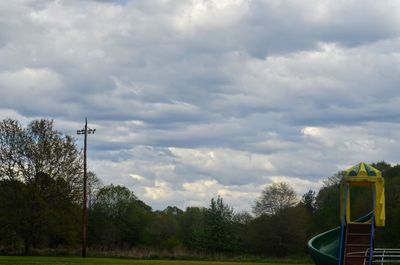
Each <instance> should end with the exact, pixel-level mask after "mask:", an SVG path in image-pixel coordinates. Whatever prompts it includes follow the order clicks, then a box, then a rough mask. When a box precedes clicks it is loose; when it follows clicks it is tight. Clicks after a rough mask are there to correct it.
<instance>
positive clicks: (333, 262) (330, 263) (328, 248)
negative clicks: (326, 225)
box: [308, 227, 340, 265]
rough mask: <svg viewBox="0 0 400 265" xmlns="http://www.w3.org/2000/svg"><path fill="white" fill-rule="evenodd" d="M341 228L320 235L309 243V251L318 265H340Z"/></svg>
mask: <svg viewBox="0 0 400 265" xmlns="http://www.w3.org/2000/svg"><path fill="white" fill-rule="evenodd" d="M339 248H340V227H337V228H335V229H332V230H329V231H327V232H325V233H322V234H319V235H317V236H315V237H313V238H311V239H310V241H308V251H309V252H310V254H311V257H312V258H313V259H314V261H315V264H316V265H338V257H339Z"/></svg>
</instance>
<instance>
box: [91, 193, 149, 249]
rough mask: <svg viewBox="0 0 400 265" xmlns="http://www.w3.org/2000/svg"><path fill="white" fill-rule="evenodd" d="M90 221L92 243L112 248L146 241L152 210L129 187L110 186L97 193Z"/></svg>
mask: <svg viewBox="0 0 400 265" xmlns="http://www.w3.org/2000/svg"><path fill="white" fill-rule="evenodd" d="M92 208H93V209H92V210H91V211H90V218H89V224H90V226H89V243H90V244H92V245H94V246H98V247H106V248H109V249H112V248H115V247H118V248H123V247H129V246H134V245H137V244H140V243H143V242H144V236H143V231H144V230H145V229H146V227H147V226H148V225H149V223H150V214H151V208H150V207H149V206H147V205H146V204H144V203H143V202H142V201H140V200H138V199H137V197H136V196H135V195H134V193H133V192H131V191H130V190H129V189H128V188H126V187H123V186H114V185H108V186H104V187H102V188H100V189H99V191H98V192H97V195H96V198H95V201H94V204H93V207H92Z"/></svg>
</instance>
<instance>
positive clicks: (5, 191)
mask: <svg viewBox="0 0 400 265" xmlns="http://www.w3.org/2000/svg"><path fill="white" fill-rule="evenodd" d="M81 165H82V163H81V152H80V151H79V149H78V147H77V146H76V143H75V140H74V139H73V138H72V137H71V136H68V135H65V134H63V133H62V132H59V131H57V130H55V129H54V122H53V121H51V120H45V119H42V120H34V121H32V122H30V123H29V124H28V125H27V126H26V127H23V126H22V125H21V124H20V123H19V122H18V121H16V120H12V119H5V120H2V121H1V122H0V253H3V254H26V255H29V254H32V253H33V251H34V250H37V249H58V248H64V249H72V250H73V249H79V244H80V242H81V221H82V220H81V219H82V218H81V217H82V216H81V213H82V212H81V208H82V199H81V198H82V193H81V192H82V185H83V183H82V174H81V173H82V166H81ZM374 166H375V167H377V168H378V169H380V170H382V172H383V177H384V178H385V186H386V210H387V225H386V227H385V228H383V229H380V230H379V231H378V232H377V241H378V242H377V245H385V246H391V247H400V222H398V220H400V206H399V205H400V192H399V191H400V174H399V173H400V166H399V165H394V166H392V165H390V164H388V163H385V162H377V163H375V164H374ZM88 177H89V178H88V184H89V185H88V186H89V193H88V195H89V200H88V209H89V224H88V245H89V247H90V249H93V250H97V251H112V250H129V249H133V248H151V249H155V250H163V251H164V250H165V251H171V252H173V251H174V250H176V249H183V250H185V251H187V252H188V253H191V252H193V253H194V252H196V253H204V254H205V255H219V254H225V255H256V256H269V257H271V256H273V257H284V256H294V255H305V254H306V244H307V241H308V240H309V239H310V238H311V237H312V236H314V235H316V234H318V233H320V232H322V231H325V230H327V229H331V228H333V227H336V226H337V225H338V224H339V185H340V181H341V179H342V177H343V172H338V173H337V174H335V175H334V176H331V177H329V178H327V179H326V180H325V182H324V185H323V186H322V188H321V189H320V190H318V191H313V190H310V191H308V192H307V193H305V194H303V195H302V196H301V198H300V199H299V196H298V194H296V193H295V191H294V189H293V188H292V187H291V186H290V185H289V184H288V183H273V184H271V185H267V186H266V187H265V188H264V190H263V191H262V192H261V194H260V196H259V197H258V198H255V201H254V204H253V205H252V211H251V212H236V211H235V210H234V209H233V208H232V207H230V206H229V205H227V204H226V203H225V202H224V200H223V198H222V197H219V196H218V197H216V198H210V203H209V206H208V207H187V208H186V209H179V208H178V207H175V206H168V207H167V208H166V209H164V210H162V211H154V210H153V209H152V208H151V207H150V206H149V205H147V204H146V203H145V202H143V201H141V200H140V199H139V198H138V197H137V196H136V195H135V194H134V193H133V192H132V191H130V190H129V189H128V188H126V187H124V186H119V185H102V183H101V181H100V180H99V179H98V178H97V176H96V174H95V173H93V172H91V173H89V176H88ZM354 194H355V196H354V198H353V197H352V213H353V214H352V215H353V216H360V215H363V214H365V213H367V212H368V211H370V205H371V204H370V199H369V197H368V196H370V194H368V191H367V190H365V189H356V190H355V191H354Z"/></svg>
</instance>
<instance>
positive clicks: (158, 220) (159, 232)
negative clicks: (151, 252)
mask: <svg viewBox="0 0 400 265" xmlns="http://www.w3.org/2000/svg"><path fill="white" fill-rule="evenodd" d="M182 214H183V211H182V210H180V209H179V208H178V207H171V206H168V207H167V208H166V209H165V210H164V211H162V212H160V211H157V212H155V213H154V214H153V218H152V220H151V223H150V225H149V226H148V227H147V229H146V231H145V233H146V235H145V237H146V243H147V244H148V245H150V246H152V247H157V248H160V249H167V250H173V249H174V248H175V247H177V246H179V245H181V244H182V240H181V238H180V235H181V231H180V226H179V218H180V217H181V216H182Z"/></svg>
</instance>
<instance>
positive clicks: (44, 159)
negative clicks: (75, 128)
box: [0, 119, 81, 198]
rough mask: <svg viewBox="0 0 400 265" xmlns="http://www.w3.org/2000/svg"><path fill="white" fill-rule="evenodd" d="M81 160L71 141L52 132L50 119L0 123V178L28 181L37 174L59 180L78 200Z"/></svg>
mask: <svg viewBox="0 0 400 265" xmlns="http://www.w3.org/2000/svg"><path fill="white" fill-rule="evenodd" d="M80 172H81V160H80V153H79V151H78V148H77V146H76V144H75V140H74V139H73V138H72V137H71V136H68V135H64V134H62V133H61V132H59V131H57V130H55V129H54V122H53V121H52V120H46V119H41V120H34V121H32V122H31V123H29V124H28V126H27V128H22V126H21V125H20V124H19V122H18V121H16V120H12V119H5V120H2V121H1V122H0V176H2V177H3V178H9V179H21V180H24V181H26V182H28V181H31V180H32V179H33V178H35V176H37V174H39V173H45V174H47V175H49V176H50V177H52V178H63V179H64V180H65V181H67V182H68V183H69V184H70V185H71V186H72V187H73V188H74V191H75V195H76V196H77V198H79V194H80V190H81V189H80V187H81V180H80V179H81V176H80Z"/></svg>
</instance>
